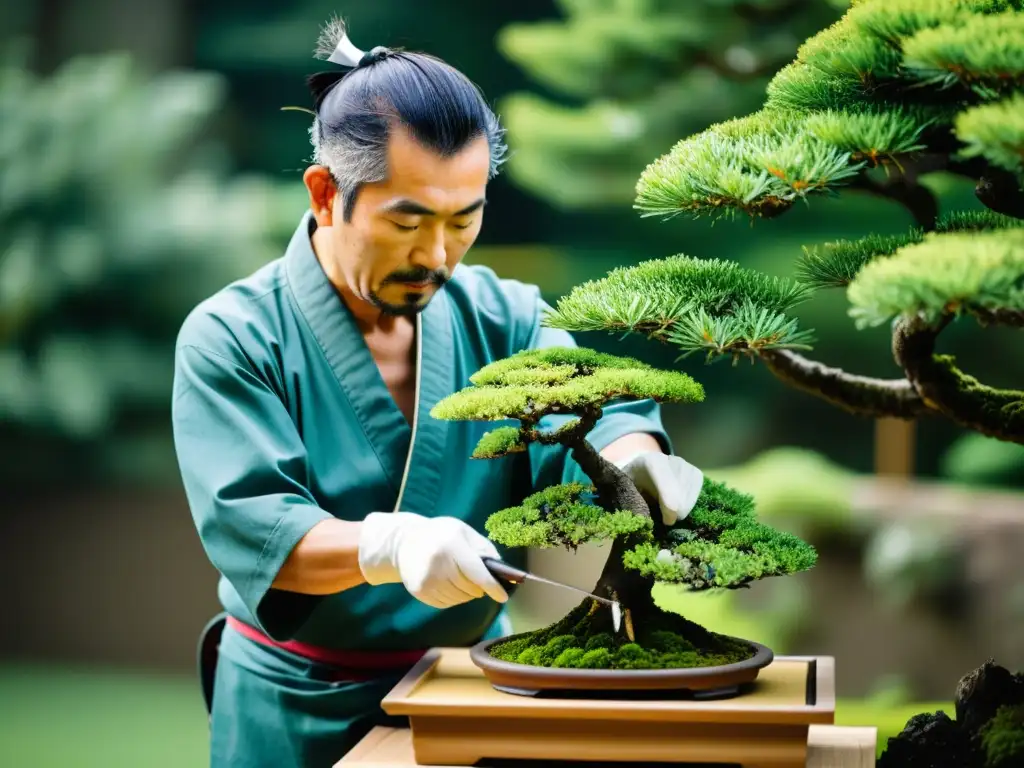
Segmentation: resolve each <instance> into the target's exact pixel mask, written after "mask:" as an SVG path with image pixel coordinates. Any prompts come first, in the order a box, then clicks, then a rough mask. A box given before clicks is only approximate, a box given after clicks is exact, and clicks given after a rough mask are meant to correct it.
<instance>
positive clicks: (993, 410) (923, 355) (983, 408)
mask: <svg viewBox="0 0 1024 768" xmlns="http://www.w3.org/2000/svg"><path fill="white" fill-rule="evenodd" d="M951 320H952V316H946V317H945V318H944V319H943V321H942V322H941V323H939V324H938V326H935V325H929V324H926V323H925V322H923V321H922V320H920V319H918V318H906V317H902V318H900V319H899V320H897V322H896V324H895V327H894V330H893V354H894V356H895V357H896V360H897V362H899V364H900V365H901V366H903V370H904V371H906V374H907V378H908V379H909V380H910V382H911V383H912V384H913V386H914V389H915V390H916V391H917V393H918V394H919V395H920V397H921V399H922V401H923V402H924V403H926V404H927V406H928V407H929V408H930V409H932V410H935V411H937V412H939V413H941V414H942V415H943V416H945V417H946V418H948V419H949V420H950V421H953V422H954V423H956V424H959V425H960V426H963V427H966V428H968V429H972V430H974V431H976V432H979V433H981V434H983V435H988V436H989V437H994V438H996V439H998V440H1005V441H1007V442H1013V443H1022V444H1024V392H1019V391H1015V390H1008V389H996V388H994V387H989V386H987V385H985V384H982V383H981V382H979V381H978V380H977V379H975V378H974V377H972V376H968V375H967V374H965V373H964V372H963V371H961V370H960V369H959V368H957V367H956V365H955V364H954V362H953V358H952V357H950V356H948V355H937V354H935V340H936V338H937V337H938V335H939V333H940V332H941V331H942V329H943V328H944V327H945V326H946V325H948V323H949V322H950V321H951Z"/></svg>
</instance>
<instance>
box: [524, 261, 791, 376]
mask: <svg viewBox="0 0 1024 768" xmlns="http://www.w3.org/2000/svg"><path fill="white" fill-rule="evenodd" d="M810 293H811V288H810V287H809V286H806V285H801V284H799V283H796V282H792V281H788V280H783V279H780V278H772V277H768V276H766V275H762V274H760V273H758V272H755V271H754V270H750V269H745V268H743V267H740V266H739V265H738V264H735V263H733V262H729V261H722V260H718V259H697V258H693V257H689V256H685V255H677V256H673V257H669V258H667V259H657V260H652V261H646V262H643V263H642V264H638V265H636V266H634V267H621V268H619V269H616V270H613V271H612V272H611V273H609V274H608V276H607V277H605V278H602V279H600V280H595V281H590V282H587V283H584V284H582V285H580V286H577V287H576V288H575V289H574V290H573V291H572V292H571V293H570V294H569V295H567V296H565V297H563V298H562V299H561V300H559V301H558V303H557V304H556V306H555V308H554V310H553V311H551V312H549V313H548V314H547V315H546V316H545V318H544V324H545V325H547V326H549V327H552V328H561V329H564V330H569V331H592V330H606V331H612V332H626V333H634V332H635V333H641V334H643V335H646V336H648V337H650V338H652V339H655V340H659V341H668V342H671V343H673V344H675V345H676V346H678V347H679V348H680V350H681V351H682V352H683V354H684V355H688V354H692V353H694V352H698V351H705V352H707V353H709V354H710V355H711V356H715V355H723V354H731V353H739V352H743V351H747V350H753V349H761V348H773V349H782V348H801V347H805V346H806V345H807V344H808V343H809V342H810V341H811V337H810V334H809V332H802V331H800V330H798V328H797V324H796V321H795V320H792V319H790V318H788V317H787V316H786V314H785V313H786V312H787V311H788V310H790V309H791V308H793V307H794V306H796V305H797V304H799V303H801V302H802V301H804V300H806V299H807V298H808V297H809V295H810Z"/></svg>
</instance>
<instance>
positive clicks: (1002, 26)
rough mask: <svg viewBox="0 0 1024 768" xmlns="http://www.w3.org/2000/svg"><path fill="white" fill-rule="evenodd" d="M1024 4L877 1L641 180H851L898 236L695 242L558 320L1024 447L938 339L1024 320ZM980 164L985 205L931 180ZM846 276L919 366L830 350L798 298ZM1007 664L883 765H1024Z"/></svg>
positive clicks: (774, 209) (802, 194)
mask: <svg viewBox="0 0 1024 768" xmlns="http://www.w3.org/2000/svg"><path fill="white" fill-rule="evenodd" d="M1021 50H1024V2H1022V0H859V1H857V2H854V3H852V5H851V7H850V9H849V10H848V11H847V12H846V13H845V15H844V16H843V17H842V18H841V19H840V20H839V21H838V22H836V23H835V24H834V25H832V26H831V27H829V28H827V29H825V30H824V31H822V32H820V33H819V34H817V35H815V36H814V37H812V38H810V39H809V40H807V41H806V42H805V43H804V45H803V46H801V48H800V49H799V51H798V54H797V57H796V60H795V61H793V62H792V63H790V64H789V65H787V66H786V67H784V68H783V69H782V70H781V71H779V72H778V73H777V74H776V76H775V77H774V78H773V79H772V81H771V83H770V84H769V85H768V88H767V99H766V101H765V103H764V105H763V107H762V109H760V110H759V111H757V112H755V113H753V114H751V115H748V116H746V117H741V118H736V119H732V120H729V121H727V122H723V123H719V124H717V125H714V126H712V127H711V128H709V129H707V130H705V131H702V132H700V133H698V134H696V135H694V136H691V137H689V138H686V139H684V140H682V141H680V142H679V143H677V144H676V145H675V146H674V147H673V148H672V149H671V151H669V152H668V153H667V154H665V155H663V156H662V157H659V158H658V159H657V160H655V161H654V162H653V163H651V164H650V165H649V166H648V167H647V168H646V170H645V171H644V172H643V174H642V175H641V177H640V179H639V182H638V184H637V197H636V203H635V205H636V208H637V209H638V210H639V211H641V213H642V215H644V216H662V217H672V216H677V215H681V214H685V215H690V216H710V217H713V218H718V217H731V216H737V215H743V216H747V217H749V218H750V219H751V220H752V221H760V220H765V219H773V218H776V217H778V216H780V215H783V214H784V213H785V212H786V211H788V210H791V209H792V208H793V206H794V205H795V204H796V203H798V202H799V203H801V204H807V205H810V204H812V202H813V200H814V199H815V198H820V197H821V196H823V195H835V194H837V193H840V192H844V191H853V190H856V191H861V192H868V193H871V194H876V195H881V196H883V197H884V198H887V199H890V200H892V201H893V202H894V203H898V204H900V205H902V206H905V208H906V209H907V210H908V211H909V212H910V213H911V214H912V216H913V218H914V220H915V226H914V227H912V228H911V229H910V230H909V231H907V232H904V233H901V234H898V235H895V236H881V235H869V236H867V237H864V238H862V239H860V240H857V241H839V242H831V243H826V244H824V245H822V246H820V247H811V248H806V249H805V251H804V254H803V256H802V258H801V259H800V260H799V262H798V264H797V268H796V273H797V274H796V279H795V280H782V279H778V278H770V277H768V276H765V275H763V274H759V273H757V272H755V271H753V270H749V269H743V268H741V267H739V266H738V265H736V264H734V263H731V262H728V261H724V260H714V259H711V260H702V259H696V258H691V257H688V256H686V255H676V256H672V257H669V258H666V259H662V260H655V261H650V262H645V263H642V264H639V265H637V266H635V267H632V268H628V269H619V270H615V271H613V272H612V273H610V274H609V275H608V276H607V277H606V278H604V279H602V280H597V281H592V282H590V283H587V284H585V285H581V286H579V287H578V288H577V289H575V290H574V291H572V292H571V293H570V294H569V295H568V296H566V297H564V298H563V299H562V300H561V301H560V302H558V304H557V305H556V307H555V309H554V310H553V311H552V312H550V313H549V314H548V315H547V316H546V317H545V319H544V322H545V324H546V325H548V326H550V327H556V328H562V329H566V330H570V331H584V330H604V331H613V332H615V333H622V332H623V331H627V332H637V333H641V334H644V335H646V336H647V337H649V338H651V339H653V340H656V341H660V342H664V343H667V344H672V345H674V346H676V347H677V348H679V349H680V350H681V352H682V353H683V355H684V356H686V355H690V354H693V353H696V352H704V353H706V355H707V358H708V360H716V359H722V358H730V359H732V360H733V361H734V362H735V361H736V360H738V359H741V358H748V359H750V360H751V361H755V360H758V361H761V362H762V363H763V364H764V365H765V367H767V368H768V370H770V371H771V372H772V373H773V374H774V375H776V376H777V377H779V378H780V379H781V380H782V381H784V382H786V383H787V384H790V385H792V386H794V387H796V388H798V389H800V390H802V391H804V392H807V393H810V394H812V395H814V396H816V397H820V398H822V399H824V400H826V401H827V402H829V403H832V404H834V405H835V406H837V407H840V408H843V409H845V410H847V411H849V412H852V413H855V414H862V415H866V416H875V417H883V416H884V417H896V418H900V419H906V420H913V419H917V418H920V417H922V416H937V417H941V418H945V419H948V420H950V421H952V422H954V423H955V424H957V425H960V426H962V427H964V428H967V429H969V430H973V431H974V432H975V433H979V434H983V435H987V436H990V437H994V438H997V439H999V440H1003V441H1008V442H1013V443H1018V444H1020V443H1024V392H1021V391H1018V390H1011V389H1000V388H996V387H993V386H988V385H986V384H983V383H982V382H980V381H978V380H977V379H975V378H973V377H972V376H970V375H969V374H967V373H965V372H964V371H962V370H961V369H960V368H959V367H958V366H957V365H956V361H955V360H954V359H953V358H952V357H950V356H948V355H943V354H939V353H937V349H936V345H937V340H938V337H939V335H940V334H941V333H942V331H943V330H944V329H946V328H948V327H950V326H951V325H952V324H954V323H958V322H960V323H963V322H968V321H970V322H974V323H977V324H978V325H980V326H982V327H990V326H994V325H1004V326H1010V327H1016V328H1021V327H1024V291H1022V286H1024V228H1022V227H1024V221H1022V219H1024V58H1022V57H1021ZM937 171H942V172H946V173H952V174H955V175H958V176H962V177H966V178H967V179H970V180H971V181H972V182H973V184H974V190H975V196H976V198H977V200H978V202H979V204H980V205H979V207H978V208H977V209H975V210H968V211H953V212H948V213H942V212H940V211H939V210H938V205H937V203H936V199H935V197H934V195H933V194H932V192H931V191H930V190H929V189H928V188H927V187H926V186H925V184H924V183H922V178H923V177H925V176H926V175H927V174H929V173H934V172H937ZM832 288H843V289H845V291H846V296H847V299H848V300H849V302H850V304H851V307H850V309H849V314H850V316H851V318H852V319H853V321H854V322H855V324H856V326H857V327H858V328H860V329H863V328H867V327H870V326H877V325H880V324H883V323H885V324H889V325H890V326H891V328H892V344H891V347H892V353H893V356H894V358H895V361H896V363H897V365H898V366H899V367H900V369H901V370H902V372H903V376H902V377H900V378H896V379H890V380H886V379H877V378H872V377H867V376H860V375H856V374H854V373H852V372H848V371H845V370H841V369H837V368H833V367H828V366H826V365H823V364H821V363H819V362H816V361H813V360H811V359H809V358H808V357H806V356H805V355H804V354H803V353H804V352H806V350H808V349H810V348H811V343H812V342H813V338H812V334H811V332H810V331H808V330H805V329H802V328H800V327H799V324H798V321H797V318H796V317H795V316H794V314H793V309H794V307H796V306H797V305H798V304H799V303H800V302H802V301H803V300H805V299H806V298H807V297H808V296H810V295H811V293H812V292H813V291H816V290H820V289H832ZM1021 681H1022V678H1021V676H1020V675H1011V674H1010V673H1009V672H1008V671H1007V670H1005V669H1003V668H1001V667H998V666H997V665H995V664H994V662H990V663H988V664H986V665H983V666H982V667H980V668H979V669H977V670H975V671H973V672H971V673H969V674H968V675H966V676H965V677H964V678H963V679H962V680H961V681H960V685H959V688H958V691H957V698H956V719H955V720H952V719H950V718H949V717H948V716H946V715H944V714H942V713H935V714H922V715H919V716H917V717H914V718H912V719H911V720H910V721H909V722H908V723H907V726H906V728H905V729H904V731H903V733H902V734H900V736H899V737H897V738H895V739H893V740H891V741H890V743H889V745H888V748H887V751H886V752H885V753H884V754H883V755H882V758H881V760H880V761H879V765H880V766H885V768H888V766H897V765H898V766H900V768H918V767H921V768H923V767H924V766H928V768H939V767H945V766H950V768H952V767H953V766H956V768H981V767H982V766H986V768H1002V767H1003V766H1007V767H1008V766H1011V765H1012V766H1018V765H1022V764H1024V721H1022V719H1021V718H1022V711H1024V710H1022V705H1024V687H1022V682H1021Z"/></svg>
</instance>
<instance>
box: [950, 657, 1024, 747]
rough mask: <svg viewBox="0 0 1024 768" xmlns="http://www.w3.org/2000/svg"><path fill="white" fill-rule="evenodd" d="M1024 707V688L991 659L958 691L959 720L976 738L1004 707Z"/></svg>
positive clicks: (960, 684) (966, 677) (963, 681)
mask: <svg viewBox="0 0 1024 768" xmlns="http://www.w3.org/2000/svg"><path fill="white" fill-rule="evenodd" d="M1017 704H1024V684H1022V682H1021V677H1020V676H1019V675H1013V674H1010V672H1009V670H1007V669H1006V668H1005V667H1000V666H999V665H998V664H996V663H995V662H994V661H993V660H992V659H989V660H988V661H986V662H985V663H984V664H982V665H981V666H980V667H978V668H977V669H976V670H974V671H973V672H970V673H968V674H966V675H964V676H963V677H962V678H961V679H960V683H959V685H958V686H957V689H956V719H957V722H958V723H960V726H961V727H962V728H964V729H965V730H966V731H967V732H968V733H969V734H971V735H972V736H974V735H976V734H977V733H978V732H979V731H980V730H981V728H982V726H983V725H985V723H987V722H988V721H989V720H991V719H992V718H993V717H994V716H995V714H996V710H998V709H999V708H1000V707H1001V706H1004V705H1010V706H1016V705H1017Z"/></svg>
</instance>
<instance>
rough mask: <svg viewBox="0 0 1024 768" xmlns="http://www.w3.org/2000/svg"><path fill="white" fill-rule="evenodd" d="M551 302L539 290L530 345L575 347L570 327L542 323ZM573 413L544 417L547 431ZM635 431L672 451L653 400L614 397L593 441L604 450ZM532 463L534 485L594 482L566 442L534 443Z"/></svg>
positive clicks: (593, 433)
mask: <svg viewBox="0 0 1024 768" xmlns="http://www.w3.org/2000/svg"><path fill="white" fill-rule="evenodd" d="M547 309H548V304H547V303H546V302H545V301H544V300H543V298H541V297H540V295H539V291H538V292H537V295H536V299H535V308H534V320H533V324H532V328H531V332H530V337H529V341H528V342H527V345H526V348H529V349H542V348H544V347H563V346H564V347H575V346H577V344H576V341H575V339H574V338H573V337H572V335H571V334H570V333H568V332H567V331H563V330H560V329H557V328H546V327H543V326H542V324H541V320H542V319H543V316H544V312H545V311H546V310H547ZM570 418H572V417H571V416H561V415H558V416H546V417H544V418H543V419H541V421H540V426H541V428H542V429H544V430H545V431H547V430H549V429H553V428H556V427H558V426H559V425H560V424H563V423H564V422H565V421H567V420H568V419H570ZM633 433H647V434H650V435H652V436H653V437H654V438H655V439H656V440H657V441H658V443H659V444H660V445H661V449H662V451H664V452H665V453H671V452H672V442H671V440H670V439H669V436H668V433H667V432H666V431H665V428H664V426H663V425H662V423H661V408H660V406H659V405H658V403H656V402H654V401H653V400H632V401H626V400H620V401H613V402H611V403H609V404H608V405H606V406H605V407H604V409H603V413H602V416H601V419H600V420H599V421H598V422H597V425H596V426H595V427H594V428H593V429H592V430H591V431H590V432H589V433H588V435H587V442H589V443H590V444H591V445H592V446H594V448H595V449H597V450H598V451H602V450H604V449H605V448H606V447H607V446H609V445H610V444H611V443H613V442H615V441H616V440H618V439H619V438H620V437H624V436H626V435H629V434H633ZM529 450H530V465H531V473H532V482H533V487H534V488H536V489H540V488H545V487H547V486H549V485H556V484H559V483H572V482H575V483H584V484H588V485H589V484H590V482H591V480H590V478H589V477H588V476H587V475H586V473H584V472H583V470H582V469H581V468H580V466H579V464H577V463H576V462H575V461H574V460H573V459H572V458H571V456H570V453H569V450H568V449H567V448H566V447H565V446H562V445H540V444H538V443H533V444H531V445H530V447H529Z"/></svg>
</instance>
